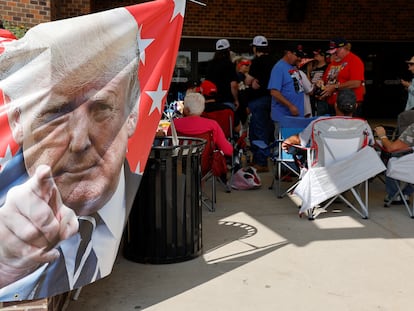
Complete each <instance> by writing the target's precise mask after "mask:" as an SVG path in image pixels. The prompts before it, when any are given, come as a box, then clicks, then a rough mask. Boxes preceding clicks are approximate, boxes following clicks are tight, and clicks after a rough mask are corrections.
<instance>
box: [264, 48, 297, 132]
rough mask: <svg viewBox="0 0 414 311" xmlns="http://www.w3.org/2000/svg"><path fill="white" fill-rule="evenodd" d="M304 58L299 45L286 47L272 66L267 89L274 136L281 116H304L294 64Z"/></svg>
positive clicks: (277, 130)
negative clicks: (269, 95) (270, 98)
mask: <svg viewBox="0 0 414 311" xmlns="http://www.w3.org/2000/svg"><path fill="white" fill-rule="evenodd" d="M303 56H304V53H303V51H302V48H301V46H300V45H295V46H292V47H288V48H286V49H285V50H284V54H283V57H282V58H281V59H280V60H279V61H278V62H277V63H276V64H275V65H274V66H273V69H272V72H271V75H270V80H269V84H268V89H269V90H270V94H271V96H272V106H271V117H272V120H273V122H274V125H275V136H276V137H277V135H278V133H279V122H280V120H281V119H282V118H283V116H286V115H290V116H300V117H303V116H304V90H303V85H302V83H301V78H300V74H299V71H298V68H297V67H296V64H297V63H298V62H300V60H301V58H302V57H303Z"/></svg>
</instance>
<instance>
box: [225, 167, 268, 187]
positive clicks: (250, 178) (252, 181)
mask: <svg viewBox="0 0 414 311" xmlns="http://www.w3.org/2000/svg"><path fill="white" fill-rule="evenodd" d="M261 186H262V182H261V180H260V177H259V175H257V173H256V169H255V168H254V167H251V166H247V167H245V168H241V169H239V170H238V171H237V172H236V173H235V174H234V176H233V181H232V183H231V187H232V188H233V189H236V190H249V189H257V188H260V187H261Z"/></svg>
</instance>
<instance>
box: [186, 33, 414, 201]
mask: <svg viewBox="0 0 414 311" xmlns="http://www.w3.org/2000/svg"><path fill="white" fill-rule="evenodd" d="M250 46H251V52H252V53H251V55H250V56H236V57H234V55H235V54H234V53H233V52H232V50H231V44H230V41H229V40H228V39H225V38H222V39H219V40H217V42H216V46H215V48H216V51H215V54H214V57H213V59H212V60H211V61H210V62H209V64H208V67H207V73H206V76H205V80H204V83H206V82H207V83H208V85H209V90H210V92H209V94H208V95H206V94H205V93H203V92H201V91H200V90H202V89H203V88H202V87H201V88H200V87H199V88H198V89H197V88H192V89H191V90H190V89H189V90H188V91H187V92H194V91H195V92H200V93H202V94H203V95H204V96H207V97H206V99H207V102H210V103H213V104H214V105H220V109H223V106H224V107H228V108H229V109H232V110H233V111H234V114H235V120H236V124H235V128H234V129H235V130H234V132H235V134H236V135H239V136H240V135H241V134H242V133H243V132H245V135H246V132H247V136H248V141H249V142H250V144H249V146H250V154H251V156H252V157H251V158H249V161H248V163H247V164H248V165H250V166H253V167H255V168H256V170H257V172H259V173H262V172H268V171H269V166H268V157H267V155H266V154H265V153H263V151H262V150H260V148H259V147H258V146H256V145H255V144H252V142H254V141H261V142H262V143H264V145H269V144H271V143H272V142H274V141H275V139H277V138H278V135H279V123H280V121H281V120H282V118H283V117H284V116H298V117H319V116H335V115H338V111H339V114H340V115H342V114H343V112H341V111H340V110H338V107H337V106H336V104H337V97H338V94H339V93H340V92H341V91H343V90H346V92H345V93H346V94H348V98H350V95H349V92H348V91H350V92H351V93H352V95H353V96H354V97H355V103H353V106H352V111H351V112H348V113H347V115H349V116H353V117H362V110H361V107H362V104H363V101H364V96H365V93H366V90H365V77H364V71H365V68H364V63H363V61H362V60H361V58H360V57H359V56H357V55H356V54H355V53H353V52H352V51H351V43H350V42H348V41H347V40H346V39H345V38H341V37H337V38H334V39H332V40H330V41H329V42H328V44H327V46H326V47H323V46H321V47H319V48H317V49H313V50H312V51H311V52H310V53H307V52H306V51H305V49H304V47H303V46H302V45H301V44H299V43H288V44H286V46H284V48H283V51H281V52H282V56H281V58H280V59H276V57H275V56H274V55H273V53H272V52H271V48H270V45H269V41H268V40H267V38H266V37H264V36H262V35H258V36H255V37H254V38H253V40H252V42H251V44H250ZM407 64H408V66H409V67H408V69H409V71H411V72H412V73H413V74H414V57H413V58H412V59H411V60H409V61H407ZM401 84H402V85H403V86H404V87H405V88H406V90H407V91H408V100H407V106H406V110H410V109H412V108H413V107H414V86H413V84H412V81H404V80H401ZM211 90H214V92H211ZM207 102H206V103H207ZM207 108H208V109H207ZM206 109H207V110H212V109H213V110H214V107H212V104H209V105H206ZM378 131H379V132H378ZM376 132H377V134H378V137H382V136H384V135H380V134H382V131H381V129H380V128H377V129H376ZM384 147H385V148H387V145H384ZM388 188H390V187H387V189H388ZM390 191H391V190H390ZM390 191H388V192H389V193H388V195H387V197H389V196H391V195H392V194H393V193H390ZM408 191H409V188H407V193H408Z"/></svg>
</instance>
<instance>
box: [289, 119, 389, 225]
mask: <svg viewBox="0 0 414 311" xmlns="http://www.w3.org/2000/svg"><path fill="white" fill-rule="evenodd" d="M369 133H370V128H369V125H368V123H367V122H366V121H365V120H363V119H359V118H349V117H332V118H324V119H320V120H316V121H315V122H314V124H313V128H312V143H311V147H310V148H308V149H307V151H308V156H307V157H308V158H307V166H308V167H307V171H306V172H305V173H304V174H303V176H302V178H301V180H300V181H299V184H298V185H297V187H296V188H295V190H294V193H295V194H296V195H298V196H299V197H300V198H301V199H302V205H301V208H300V211H299V213H300V215H302V214H304V213H307V214H308V218H309V219H315V218H316V217H317V216H318V215H319V214H320V213H321V212H325V211H326V209H327V208H328V207H329V206H330V205H331V204H332V203H333V202H334V201H335V200H336V199H337V198H340V199H341V200H342V201H343V202H345V204H346V205H347V206H348V207H350V208H352V209H353V210H354V211H355V212H356V213H357V214H359V215H360V216H361V217H362V218H365V219H366V218H368V216H369V213H368V181H369V179H370V178H372V177H374V176H375V175H377V174H379V173H380V172H382V171H385V169H386V168H385V165H384V163H383V162H382V161H381V159H380V157H379V155H378V153H377V152H376V151H375V149H374V148H372V147H371V146H369V145H368V139H369ZM362 184H364V185H365V187H364V188H365V191H364V192H365V199H364V201H363V200H362V197H361V193H360V191H359V190H360V187H359V186H360V185H362ZM345 192H351V193H352V194H353V197H354V198H355V200H356V202H357V203H358V205H359V207H357V205H356V204H355V203H352V202H351V201H349V200H348V199H347V198H346V197H345ZM320 204H321V205H322V206H319V205H320Z"/></svg>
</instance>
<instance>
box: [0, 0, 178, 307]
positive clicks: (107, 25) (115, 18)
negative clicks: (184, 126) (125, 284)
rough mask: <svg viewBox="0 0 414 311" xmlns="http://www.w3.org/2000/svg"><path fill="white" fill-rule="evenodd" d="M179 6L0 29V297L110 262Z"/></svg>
mask: <svg viewBox="0 0 414 311" xmlns="http://www.w3.org/2000/svg"><path fill="white" fill-rule="evenodd" d="M184 12H185V0H158V1H151V2H146V3H143V4H139V5H133V6H129V7H124V8H117V9H113V10H108V11H105V12H100V13H95V14H90V15H85V16H80V17H76V18H71V19H66V20H60V21H55V22H50V23H44V24H40V25H38V26H36V27H33V28H32V29H30V30H29V31H28V32H27V33H26V35H25V36H24V37H23V38H22V39H19V40H13V39H10V38H0V136H1V140H0V235H1V237H2V238H1V241H0V301H15V300H28V299H38V298H44V297H51V296H54V295H57V294H60V293H63V292H67V291H70V290H73V289H76V288H80V287H82V286H84V285H86V284H89V283H91V282H94V281H95V280H98V279H100V278H102V277H104V276H107V275H108V274H109V273H110V272H111V270H112V267H113V263H114V260H115V257H116V254H117V252H118V248H119V243H120V240H121V236H122V232H123V228H124V225H125V222H126V220H127V217H128V214H129V210H130V208H131V206H132V202H133V199H134V197H135V194H136V191H137V189H138V186H139V182H140V176H141V175H142V172H143V170H144V168H145V164H146V160H147V157H148V155H149V152H150V149H151V146H152V141H153V138H154V135H155V132H156V129H157V126H158V122H159V120H160V118H161V114H162V111H163V108H164V104H165V99H166V95H167V91H168V88H169V85H170V82H171V78H172V73H173V70H174V65H175V60H176V56H177V52H178V46H179V42H180V37H181V30H182V25H183V19H184Z"/></svg>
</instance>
